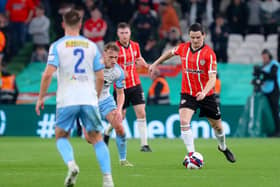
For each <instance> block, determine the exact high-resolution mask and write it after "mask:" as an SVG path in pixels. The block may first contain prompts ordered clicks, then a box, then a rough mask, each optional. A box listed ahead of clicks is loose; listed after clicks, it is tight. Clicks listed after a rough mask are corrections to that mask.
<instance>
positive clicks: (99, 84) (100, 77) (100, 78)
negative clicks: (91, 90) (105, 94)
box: [95, 69, 104, 98]
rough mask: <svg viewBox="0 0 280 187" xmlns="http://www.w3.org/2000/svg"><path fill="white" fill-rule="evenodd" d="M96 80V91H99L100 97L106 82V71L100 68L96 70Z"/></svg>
mask: <svg viewBox="0 0 280 187" xmlns="http://www.w3.org/2000/svg"><path fill="white" fill-rule="evenodd" d="M95 76H96V80H95V85H96V92H97V97H98V98H99V96H100V94H101V91H102V88H103V84H104V71H103V69H102V70H99V71H96V72H95Z"/></svg>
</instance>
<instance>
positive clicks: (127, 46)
mask: <svg viewBox="0 0 280 187" xmlns="http://www.w3.org/2000/svg"><path fill="white" fill-rule="evenodd" d="M118 42H119V44H120V45H121V46H122V47H124V48H126V49H128V48H129V46H130V40H129V42H128V45H127V46H125V45H123V44H122V43H121V42H120V41H119V40H118Z"/></svg>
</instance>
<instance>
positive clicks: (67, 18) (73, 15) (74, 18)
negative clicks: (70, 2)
mask: <svg viewBox="0 0 280 187" xmlns="http://www.w3.org/2000/svg"><path fill="white" fill-rule="evenodd" d="M63 21H64V22H65V24H66V25H68V26H75V25H77V24H78V23H79V22H80V21H81V17H80V15H79V13H78V12H77V11H76V10H73V9H72V10H70V11H69V12H66V13H65V14H64V15H63Z"/></svg>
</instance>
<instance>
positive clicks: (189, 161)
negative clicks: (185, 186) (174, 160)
mask: <svg viewBox="0 0 280 187" xmlns="http://www.w3.org/2000/svg"><path fill="white" fill-rule="evenodd" d="M203 164H204V162H203V156H202V155H201V154H200V153H199V152H193V153H189V155H186V156H185V158H184V161H183V165H184V166H185V167H186V168H187V169H201V168H202V167H203Z"/></svg>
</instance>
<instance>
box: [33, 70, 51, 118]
mask: <svg viewBox="0 0 280 187" xmlns="http://www.w3.org/2000/svg"><path fill="white" fill-rule="evenodd" d="M55 71H56V67H55V66H53V65H47V67H46V69H45V71H44V73H43V76H42V80H41V86H40V93H39V97H38V101H37V104H36V113H37V114H38V115H40V108H41V109H44V97H45V95H46V93H47V91H48V88H49V86H50V83H51V81H52V76H53V73H54V72H55Z"/></svg>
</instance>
